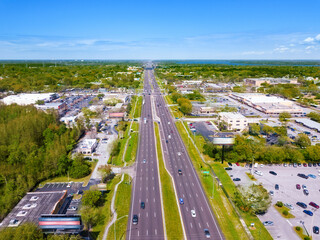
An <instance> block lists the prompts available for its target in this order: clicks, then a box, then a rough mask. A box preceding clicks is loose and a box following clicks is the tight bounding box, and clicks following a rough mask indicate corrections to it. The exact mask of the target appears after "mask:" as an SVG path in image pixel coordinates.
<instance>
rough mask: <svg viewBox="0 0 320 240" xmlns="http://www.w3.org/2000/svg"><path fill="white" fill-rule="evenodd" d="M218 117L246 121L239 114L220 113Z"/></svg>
mask: <svg viewBox="0 0 320 240" xmlns="http://www.w3.org/2000/svg"><path fill="white" fill-rule="evenodd" d="M219 115H220V116H223V117H226V118H230V119H246V117H245V116H243V115H242V114H241V113H235V112H221V113H219Z"/></svg>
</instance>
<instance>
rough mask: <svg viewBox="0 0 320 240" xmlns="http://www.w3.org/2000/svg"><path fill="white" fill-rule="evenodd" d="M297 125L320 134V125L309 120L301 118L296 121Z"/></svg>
mask: <svg viewBox="0 0 320 240" xmlns="http://www.w3.org/2000/svg"><path fill="white" fill-rule="evenodd" d="M295 121H296V122H297V123H300V124H302V125H303V126H305V127H307V128H310V129H312V130H315V131H317V132H320V123H318V122H315V121H313V120H311V119H308V118H300V119H296V120H295Z"/></svg>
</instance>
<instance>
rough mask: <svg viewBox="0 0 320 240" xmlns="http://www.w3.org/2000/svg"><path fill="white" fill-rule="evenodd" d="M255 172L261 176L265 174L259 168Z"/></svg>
mask: <svg viewBox="0 0 320 240" xmlns="http://www.w3.org/2000/svg"><path fill="white" fill-rule="evenodd" d="M254 173H255V174H257V175H259V176H262V175H263V173H262V172H260V171H258V170H256V171H254Z"/></svg>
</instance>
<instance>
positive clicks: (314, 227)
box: [312, 226, 319, 234]
mask: <svg viewBox="0 0 320 240" xmlns="http://www.w3.org/2000/svg"><path fill="white" fill-rule="evenodd" d="M312 230H313V233H315V234H319V227H318V226H313V228H312Z"/></svg>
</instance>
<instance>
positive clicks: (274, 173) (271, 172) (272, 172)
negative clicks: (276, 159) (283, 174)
mask: <svg viewBox="0 0 320 240" xmlns="http://www.w3.org/2000/svg"><path fill="white" fill-rule="evenodd" d="M269 173H270V174H272V175H275V176H277V175H278V174H277V173H276V172H274V171H269Z"/></svg>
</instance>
